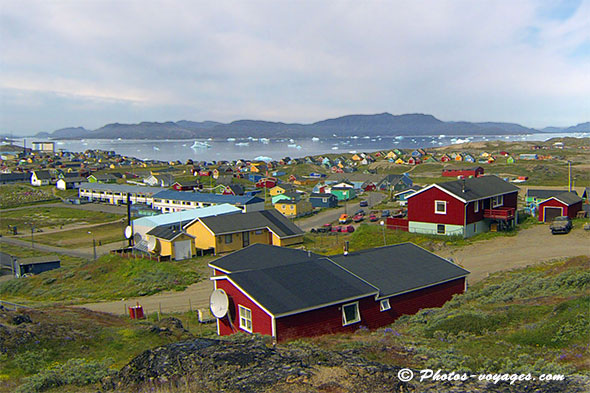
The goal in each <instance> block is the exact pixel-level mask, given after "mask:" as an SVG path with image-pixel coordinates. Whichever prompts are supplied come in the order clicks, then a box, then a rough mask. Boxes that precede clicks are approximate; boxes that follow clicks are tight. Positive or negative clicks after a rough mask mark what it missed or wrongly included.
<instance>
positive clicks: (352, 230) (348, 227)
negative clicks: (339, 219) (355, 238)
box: [342, 225, 354, 233]
mask: <svg viewBox="0 0 590 393" xmlns="http://www.w3.org/2000/svg"><path fill="white" fill-rule="evenodd" d="M342 232H348V233H352V232H354V227H353V226H352V225H348V226H347V227H346V228H342Z"/></svg>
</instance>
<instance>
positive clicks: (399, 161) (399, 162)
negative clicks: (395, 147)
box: [395, 157, 405, 164]
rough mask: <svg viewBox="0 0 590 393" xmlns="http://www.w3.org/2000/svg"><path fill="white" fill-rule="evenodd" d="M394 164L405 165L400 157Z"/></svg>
mask: <svg viewBox="0 0 590 393" xmlns="http://www.w3.org/2000/svg"><path fill="white" fill-rule="evenodd" d="M395 163H396V164H405V162H404V160H402V159H401V157H400V158H398V159H397V160H395Z"/></svg>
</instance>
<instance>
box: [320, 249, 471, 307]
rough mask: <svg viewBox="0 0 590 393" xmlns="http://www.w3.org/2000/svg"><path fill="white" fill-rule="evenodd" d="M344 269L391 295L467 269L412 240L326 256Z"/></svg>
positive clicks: (440, 280)
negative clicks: (410, 241)
mask: <svg viewBox="0 0 590 393" xmlns="http://www.w3.org/2000/svg"><path fill="white" fill-rule="evenodd" d="M330 259H332V260H333V261H334V262H335V263H337V264H338V265H340V266H342V267H343V268H345V269H346V270H348V271H350V272H351V273H353V274H355V275H356V276H358V277H360V278H362V279H363V280H365V281H367V282H369V283H370V284H371V285H373V286H375V287H377V288H379V296H380V297H385V296H391V295H395V294H399V293H403V292H408V291H412V290H415V289H419V288H423V287H426V286H431V285H434V284H436V283H440V282H445V281H449V280H453V279H456V278H460V277H464V276H466V275H467V274H469V272H468V271H467V270H465V269H463V268H461V267H459V266H457V265H455V264H453V263H451V262H449V261H448V260H446V259H444V258H441V257H439V256H437V255H435V254H433V253H431V252H429V251H427V250H425V249H423V248H421V247H418V246H416V245H415V244H412V243H402V244H397V245H394V246H386V247H379V248H373V249H370V250H363V251H358V252H353V253H349V254H348V255H346V256H345V255H338V256H333V257H330Z"/></svg>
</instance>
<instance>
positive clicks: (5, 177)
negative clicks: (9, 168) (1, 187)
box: [0, 172, 31, 181]
mask: <svg viewBox="0 0 590 393" xmlns="http://www.w3.org/2000/svg"><path fill="white" fill-rule="evenodd" d="M30 179H31V174H30V173H21V172H13V173H0V180H1V181H11V180H12V181H18V180H22V181H25V180H30Z"/></svg>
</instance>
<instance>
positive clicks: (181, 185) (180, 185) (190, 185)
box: [172, 181, 198, 191]
mask: <svg viewBox="0 0 590 393" xmlns="http://www.w3.org/2000/svg"><path fill="white" fill-rule="evenodd" d="M197 187H198V184H197V183H196V182H194V181H191V182H180V181H177V182H176V183H174V184H173V185H172V188H173V189H174V190H176V191H191V190H194V189H195V188H197Z"/></svg>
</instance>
